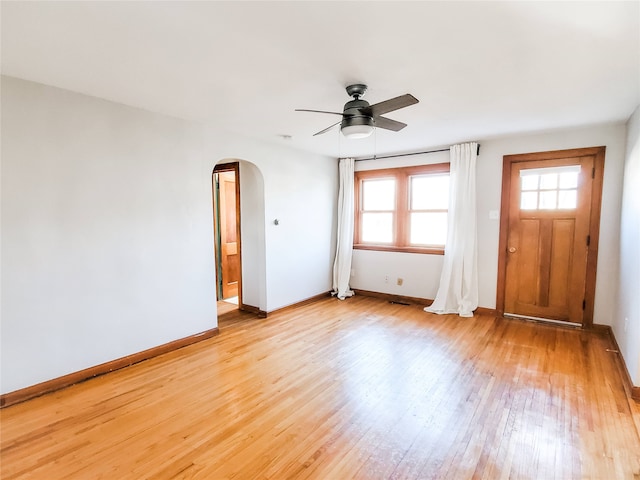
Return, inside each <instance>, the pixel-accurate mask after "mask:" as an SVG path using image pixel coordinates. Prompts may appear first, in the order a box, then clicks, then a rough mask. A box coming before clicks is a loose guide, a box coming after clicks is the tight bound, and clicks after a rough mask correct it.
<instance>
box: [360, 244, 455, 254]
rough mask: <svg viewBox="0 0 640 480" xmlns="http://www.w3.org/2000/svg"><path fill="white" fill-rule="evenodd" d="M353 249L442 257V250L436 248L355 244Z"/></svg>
mask: <svg viewBox="0 0 640 480" xmlns="http://www.w3.org/2000/svg"><path fill="white" fill-rule="evenodd" d="M353 249H354V250H378V251H381V252H400V253H426V254H428V255H444V248H438V247H396V246H393V245H364V244H357V245H354V246H353Z"/></svg>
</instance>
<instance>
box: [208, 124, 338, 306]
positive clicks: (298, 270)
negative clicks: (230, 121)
mask: <svg viewBox="0 0 640 480" xmlns="http://www.w3.org/2000/svg"><path fill="white" fill-rule="evenodd" d="M205 151H206V154H205V156H206V159H207V162H206V164H205V171H206V172H208V175H209V176H210V175H211V171H212V170H213V167H214V166H215V164H216V163H218V162H219V161H221V160H222V159H233V158H236V159H241V160H242V161H243V162H245V169H244V170H243V169H242V165H243V163H241V171H240V181H241V185H240V188H241V203H242V211H241V215H242V224H243V227H242V228H243V231H242V252H243V259H242V268H243V274H242V278H243V299H244V301H245V302H246V303H248V304H250V305H251V302H252V301H253V299H256V298H257V299H259V302H260V303H259V304H258V305H254V306H257V307H259V308H260V309H261V310H264V311H267V312H271V311H273V310H276V309H278V308H282V307H284V306H287V305H291V304H294V303H297V302H300V301H301V300H305V299H307V298H311V297H313V296H315V295H319V294H322V293H325V292H328V291H329V290H331V269H332V265H333V256H334V252H335V239H334V237H335V234H334V232H335V211H336V205H337V196H338V193H337V192H338V163H337V160H336V159H332V158H329V157H324V156H320V155H311V154H309V153H306V152H300V151H296V150H294V149H290V148H284V147H281V146H279V145H275V144H266V143H262V142H258V141H255V140H252V139H249V138H245V137H242V136H239V135H233V134H230V133H228V132H225V133H223V132H221V131H220V130H219V129H218V128H217V127H216V126H214V125H208V126H207V128H206V129H205ZM249 165H251V168H255V169H257V171H256V170H254V171H253V172H250V178H247V176H246V174H245V170H247V168H246V167H247V166H249ZM254 177H261V179H262V182H263V188H264V195H263V199H262V203H260V202H258V203H256V204H255V206H254V207H253V208H252V209H251V211H249V210H248V209H247V208H246V207H245V204H246V203H247V201H248V200H249V199H247V198H245V195H251V197H252V198H251V200H250V201H251V202H252V203H253V202H255V201H256V192H255V191H254V188H253V187H252V186H251V184H250V183H249V182H253V180H252V178H254ZM257 185H259V183H258V184H257ZM256 209H257V210H259V211H261V212H262V211H263V212H264V215H263V216H262V219H261V220H260V219H259V218H258V216H259V215H256V213H255V210H256ZM249 215H251V218H252V219H253V220H256V221H261V222H262V223H261V225H260V226H259V227H257V226H256V225H253V226H252V227H251V232H252V233H251V234H248V232H246V231H245V230H246V228H247V226H246V225H245V220H246V219H247V218H248V216H249ZM275 219H278V222H279V225H277V226H276V225H274V220H275ZM253 220H252V221H253ZM262 236H263V237H264V242H263V244H262V245H260V244H259V242H260V241H261V237H262ZM256 242H257V243H256ZM247 251H251V252H252V255H253V258H255V259H260V258H264V260H265V265H264V268H263V270H260V268H262V267H261V265H260V263H254V262H253V261H252V260H250V259H249V258H247V257H246V252H247ZM261 276H264V281H260V282H254V281H252V280H253V279H255V278H258V277H261ZM248 280H249V281H248ZM256 289H258V290H259V291H256Z"/></svg>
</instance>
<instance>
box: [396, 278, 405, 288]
mask: <svg viewBox="0 0 640 480" xmlns="http://www.w3.org/2000/svg"><path fill="white" fill-rule="evenodd" d="M403 283H404V280H403V279H402V278H400V277H398V279H397V280H396V285H400V286H402V284H403Z"/></svg>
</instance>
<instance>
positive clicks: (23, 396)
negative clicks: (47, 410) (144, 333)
mask: <svg viewBox="0 0 640 480" xmlns="http://www.w3.org/2000/svg"><path fill="white" fill-rule="evenodd" d="M218 333H219V330H218V327H216V328H212V329H211V330H206V331H204V332H201V333H196V334H195V335H190V336H188V337H184V338H180V339H178V340H174V341H172V342H169V343H165V344H163V345H158V346H157V347H153V348H149V349H147V350H143V351H141V352H138V353H134V354H132V355H127V356H126V357H121V358H117V359H115V360H111V361H110V362H106V363H102V364H100V365H96V366H95V367H89V368H85V369H84V370H80V371H78V372H73V373H69V374H68V375H64V376H62V377H58V378H53V379H51V380H47V381H45V382H42V383H38V384H36V385H32V386H30V387H26V388H21V389H20V390H15V391H13V392H9V393H5V394H3V395H0V408H5V407H8V406H10V405H15V404H16V403H20V402H24V401H26V400H30V399H32V398H35V397H39V396H41V395H44V394H46V393H51V392H55V391H56V390H60V389H62V388H65V387H69V386H71V385H74V384H76V383H80V382H83V381H85V380H89V379H91V378H93V377H97V376H100V375H104V374H105V373H109V372H113V371H114V370H119V369H121V368H124V367H128V366H130V365H133V364H136V363H139V362H142V361H144V360H148V359H150V358H153V357H157V356H159V355H163V354H165V353H169V352H171V351H173V350H178V349H179V348H182V347H186V346H187V345H191V344H194V343H197V342H200V341H202V340H206V339H207V338H211V337H214V336H216V335H217V334H218Z"/></svg>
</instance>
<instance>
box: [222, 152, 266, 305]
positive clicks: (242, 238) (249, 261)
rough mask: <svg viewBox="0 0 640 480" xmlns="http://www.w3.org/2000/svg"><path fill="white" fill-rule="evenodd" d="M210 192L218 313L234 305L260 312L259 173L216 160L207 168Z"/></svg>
mask: <svg viewBox="0 0 640 480" xmlns="http://www.w3.org/2000/svg"><path fill="white" fill-rule="evenodd" d="M216 180H217V185H216ZM212 191H213V216H214V247H215V253H216V255H215V273H216V299H217V300H218V317H220V315H221V314H224V313H225V312H228V311H237V310H244V311H248V312H252V313H257V314H261V313H263V312H264V311H266V298H267V294H266V249H265V200H264V198H265V196H264V179H263V176H262V172H261V171H260V169H259V168H258V167H257V166H256V165H255V164H254V163H252V162H249V161H246V160H241V159H237V158H225V159H222V160H220V161H219V162H218V163H217V164H216V165H215V167H214V169H213V171H212ZM223 204H226V205H223ZM234 207H235V208H234ZM223 212H224V213H223ZM225 229H226V232H223V230H225ZM225 233H226V235H225ZM234 242H235V243H236V245H234ZM223 247H224V248H223ZM223 250H224V251H223ZM236 252H237V253H236ZM235 255H237V256H236V257H235V258H237V260H234V256H235ZM225 263H226V264H225ZM234 277H237V279H236V278H234ZM236 282H237V283H236ZM236 289H237V299H236V298H234V297H236V292H235V290H236ZM236 301H237V305H236V304H234V303H232V302H236ZM221 302H222V303H221Z"/></svg>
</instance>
